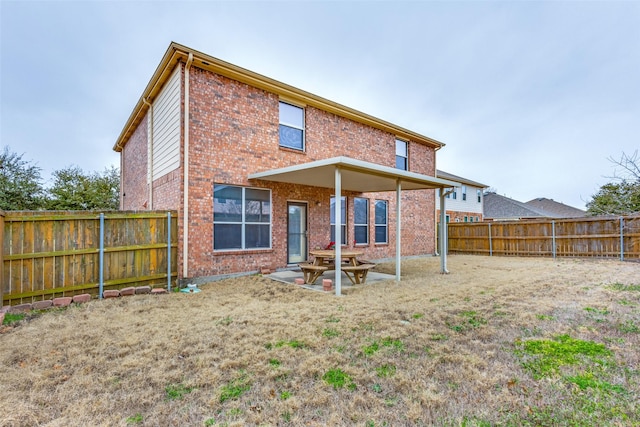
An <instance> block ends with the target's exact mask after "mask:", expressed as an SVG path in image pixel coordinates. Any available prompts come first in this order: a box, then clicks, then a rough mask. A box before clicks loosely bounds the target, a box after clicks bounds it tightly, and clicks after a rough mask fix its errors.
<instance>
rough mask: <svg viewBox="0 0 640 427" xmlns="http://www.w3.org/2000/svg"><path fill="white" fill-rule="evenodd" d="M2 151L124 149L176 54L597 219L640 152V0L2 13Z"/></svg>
mask: <svg viewBox="0 0 640 427" xmlns="http://www.w3.org/2000/svg"><path fill="white" fill-rule="evenodd" d="M0 8H1V9H0V15H1V17H0V20H1V22H0V27H1V30H0V31H1V33H0V37H1V40H0V42H1V45H0V50H1V58H0V60H1V75H0V79H1V88H0V90H1V92H0V98H1V110H0V114H1V116H0V117H1V118H0V120H1V122H0V125H1V134H0V136H1V138H2V142H1V145H2V146H6V145H8V146H9V147H10V148H11V150H12V151H14V152H17V153H19V154H22V153H24V157H23V158H24V159H25V160H29V161H32V162H34V163H36V164H37V165H38V166H40V167H41V168H42V175H43V178H45V179H46V180H49V179H50V174H51V172H52V171H54V170H59V169H62V168H65V167H67V166H70V165H78V166H80V167H82V168H83V169H84V170H85V171H102V170H104V168H105V167H107V166H109V165H115V166H119V156H118V155H117V153H115V152H113V151H112V147H113V145H114V143H115V141H116V138H117V137H118V135H119V134H120V132H121V131H122V128H123V126H124V124H125V121H126V120H127V118H128V117H129V114H130V113H131V111H132V109H133V107H134V105H135V104H136V102H137V101H138V98H139V97H140V95H141V94H142V91H143V89H144V87H145V86H146V84H147V83H148V82H149V79H150V78H151V75H152V73H153V72H154V71H155V69H156V67H157V65H158V63H159V62H160V59H161V58H162V55H163V54H164V52H165V51H166V49H167V47H168V45H169V43H170V42H171V41H175V42H178V43H181V44H184V45H186V46H189V47H191V48H193V49H196V50H199V51H201V52H204V53H207V54H209V55H212V56H215V57H218V58H220V59H222V60H225V61H228V62H231V63H233V64H236V65H239V66H241V67H244V68H247V69H249V70H252V71H255V72H258V73H260V74H263V75H266V76H268V77H271V78H274V79H276V80H280V81H282V82H285V83H288V84H291V85H293V86H296V87H298V88H300V89H303V90H306V91H309V92H312V93H314V94H316V95H319V96H322V97H325V98H328V99H330V100H333V101H336V102H339V103H341V104H344V105H346V106H349V107H352V108H355V109H357V110H360V111H363V112H365V113H368V114H370V115H373V116H376V117H379V118H381V119H383V120H386V121H390V122H392V123H395V124H397V125H399V126H402V127H405V128H408V129H410V130H413V131H415V132H418V133H421V134H423V135H426V136H429V137H431V138H435V139H437V140H439V141H442V142H444V143H445V144H446V146H445V147H444V148H443V149H441V150H440V151H438V153H437V167H438V169H442V170H445V171H447V172H450V173H453V174H455V175H460V176H464V177H466V178H469V179H472V180H475V181H479V182H482V183H484V184H486V185H488V186H490V187H492V188H493V189H495V190H496V191H497V192H498V193H499V194H502V195H506V196H508V197H512V198H514V199H517V200H520V201H523V202H526V201H528V200H531V199H533V198H536V197H548V198H552V199H554V200H556V201H560V202H563V203H567V204H569V205H572V206H575V207H578V208H584V205H585V202H587V201H588V200H590V198H591V196H592V195H593V194H595V192H596V191H597V190H598V188H599V187H600V186H601V185H602V184H605V183H606V182H608V181H610V179H608V178H607V176H610V175H612V174H613V173H614V167H613V164H612V163H611V162H610V161H609V160H608V158H609V157H614V158H619V157H620V156H621V154H622V153H623V152H626V153H627V154H632V153H633V152H634V151H635V150H638V148H639V147H640V1H627V2H616V1H602V2H594V1H589V2H575V1H571V2H553V1H544V2H533V1H527V2H522V1H518V2H515V1H514V2H488V1H487V2H481V1H465V2H427V1H415V2H397V1H394V2H391V1H390V2H379V1H368V2H337V1H332V2H304V1H298V2H267V1H261V2H240V1H229V2H217V1H206V2H205V1H200V2H198V1H191V2H169V1H167V2H159V1H150V2H143V1H138V2H123V1H103V2H101V1H73V2H72V1H40V2H34V1H6V0H0Z"/></svg>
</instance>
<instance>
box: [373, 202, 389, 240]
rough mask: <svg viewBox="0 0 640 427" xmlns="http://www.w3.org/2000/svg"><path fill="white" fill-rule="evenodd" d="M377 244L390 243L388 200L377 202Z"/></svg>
mask: <svg viewBox="0 0 640 427" xmlns="http://www.w3.org/2000/svg"><path fill="white" fill-rule="evenodd" d="M375 227H376V243H388V242H389V219H388V206H387V201H386V200H376V203H375Z"/></svg>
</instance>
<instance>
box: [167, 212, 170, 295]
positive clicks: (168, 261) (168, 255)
mask: <svg viewBox="0 0 640 427" xmlns="http://www.w3.org/2000/svg"><path fill="white" fill-rule="evenodd" d="M167 290H168V291H169V292H171V212H167Z"/></svg>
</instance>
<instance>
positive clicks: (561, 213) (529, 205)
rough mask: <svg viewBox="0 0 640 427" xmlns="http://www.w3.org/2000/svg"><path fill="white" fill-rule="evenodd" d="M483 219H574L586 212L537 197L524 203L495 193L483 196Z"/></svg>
mask: <svg viewBox="0 0 640 427" xmlns="http://www.w3.org/2000/svg"><path fill="white" fill-rule="evenodd" d="M483 208H484V217H485V219H494V220H499V219H533V218H576V217H582V216H585V215H586V212H585V211H583V210H580V209H577V208H574V207H572V206H569V205H565V204H564V203H559V202H554V201H553V200H551V199H547V198H544V197H539V198H537V199H533V200H530V201H528V202H526V203H523V202H519V201H517V200H514V199H510V198H508V197H505V196H501V195H499V194H496V193H486V194H485V195H484V206H483Z"/></svg>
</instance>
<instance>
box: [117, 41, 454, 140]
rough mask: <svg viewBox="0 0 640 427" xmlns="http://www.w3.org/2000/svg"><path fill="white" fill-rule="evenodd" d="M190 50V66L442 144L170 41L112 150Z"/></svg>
mask: <svg viewBox="0 0 640 427" xmlns="http://www.w3.org/2000/svg"><path fill="white" fill-rule="evenodd" d="M190 53H191V54H193V64H192V67H198V68H201V69H203V70H207V71H211V72H214V73H216V74H220V75H222V76H225V77H228V78H231V79H233V80H237V81H239V82H242V83H246V84H248V85H250V86H253V87H257V88H259V89H263V90H266V91H268V92H271V93H275V94H277V95H280V96H281V97H283V98H285V99H288V100H291V101H294V102H299V103H302V104H305V105H309V106H312V107H316V108H318V109H321V110H323V111H327V112H329V113H332V114H336V115H338V116H340V117H344V118H347V119H350V120H353V121H355V122H358V123H362V124H365V125H367V126H371V127H374V128H376V129H380V130H383V131H386V132H389V133H392V134H394V135H396V137H398V138H400V139H407V140H410V141H414V142H419V143H422V144H426V145H429V146H432V147H434V148H435V149H436V150H439V149H440V148H442V147H444V145H445V144H444V143H443V142H440V141H437V140H435V139H433V138H429V137H428V136H424V135H421V134H418V133H416V132H413V131H410V130H408V129H405V128H402V127H400V126H397V125H394V124H392V123H390V122H387V121H384V120H382V119H379V118H377V117H373V116H370V115H368V114H365V113H363V112H361V111H358V110H354V109H353V108H349V107H346V106H344V105H341V104H338V103H337V102H333V101H330V100H328V99H326V98H322V97H320V96H317V95H314V94H312V93H310V92H306V91H304V90H302V89H298V88H296V87H293V86H290V85H288V84H285V83H282V82H279V81H277V80H274V79H271V78H269V77H266V76H263V75H261V74H258V73H255V72H253V71H249V70H247V69H245V68H242V67H238V66H237V65H233V64H231V63H228V62H225V61H222V60H221V59H218V58H214V57H213V56H210V55H207V54H204V53H202V52H198V51H197V50H194V49H191V48H189V47H186V46H183V45H181V44H178V43H175V42H171V44H170V45H169V48H168V49H167V51H166V52H165V54H164V56H163V57H162V60H161V61H160V64H159V65H158V67H157V68H156V71H155V72H154V73H153V76H152V77H151V80H150V81H149V83H148V84H147V87H146V88H145V89H144V92H143V93H142V96H141V97H140V99H139V100H138V102H137V103H136V105H135V107H134V109H133V111H132V112H131V115H130V116H129V119H128V120H127V122H126V124H125V126H124V128H123V129H122V132H121V133H120V136H119V137H118V140H117V141H116V143H115V145H114V146H113V150H114V151H118V152H119V151H122V149H123V147H124V145H125V144H126V143H127V142H128V140H129V138H130V137H131V135H132V134H133V132H134V131H135V129H136V127H137V126H138V124H139V123H140V122H141V121H142V118H143V117H144V114H145V113H146V111H147V109H148V108H149V107H148V106H147V105H146V104H145V102H144V101H145V100H147V101H148V102H152V100H153V99H154V98H155V97H156V96H157V95H158V93H159V92H160V89H161V88H162V86H163V85H164V83H165V82H166V81H167V80H168V78H169V76H170V75H171V73H172V72H173V69H174V68H175V66H176V65H177V64H178V63H179V62H185V63H186V61H187V58H188V56H189V54H190Z"/></svg>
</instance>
